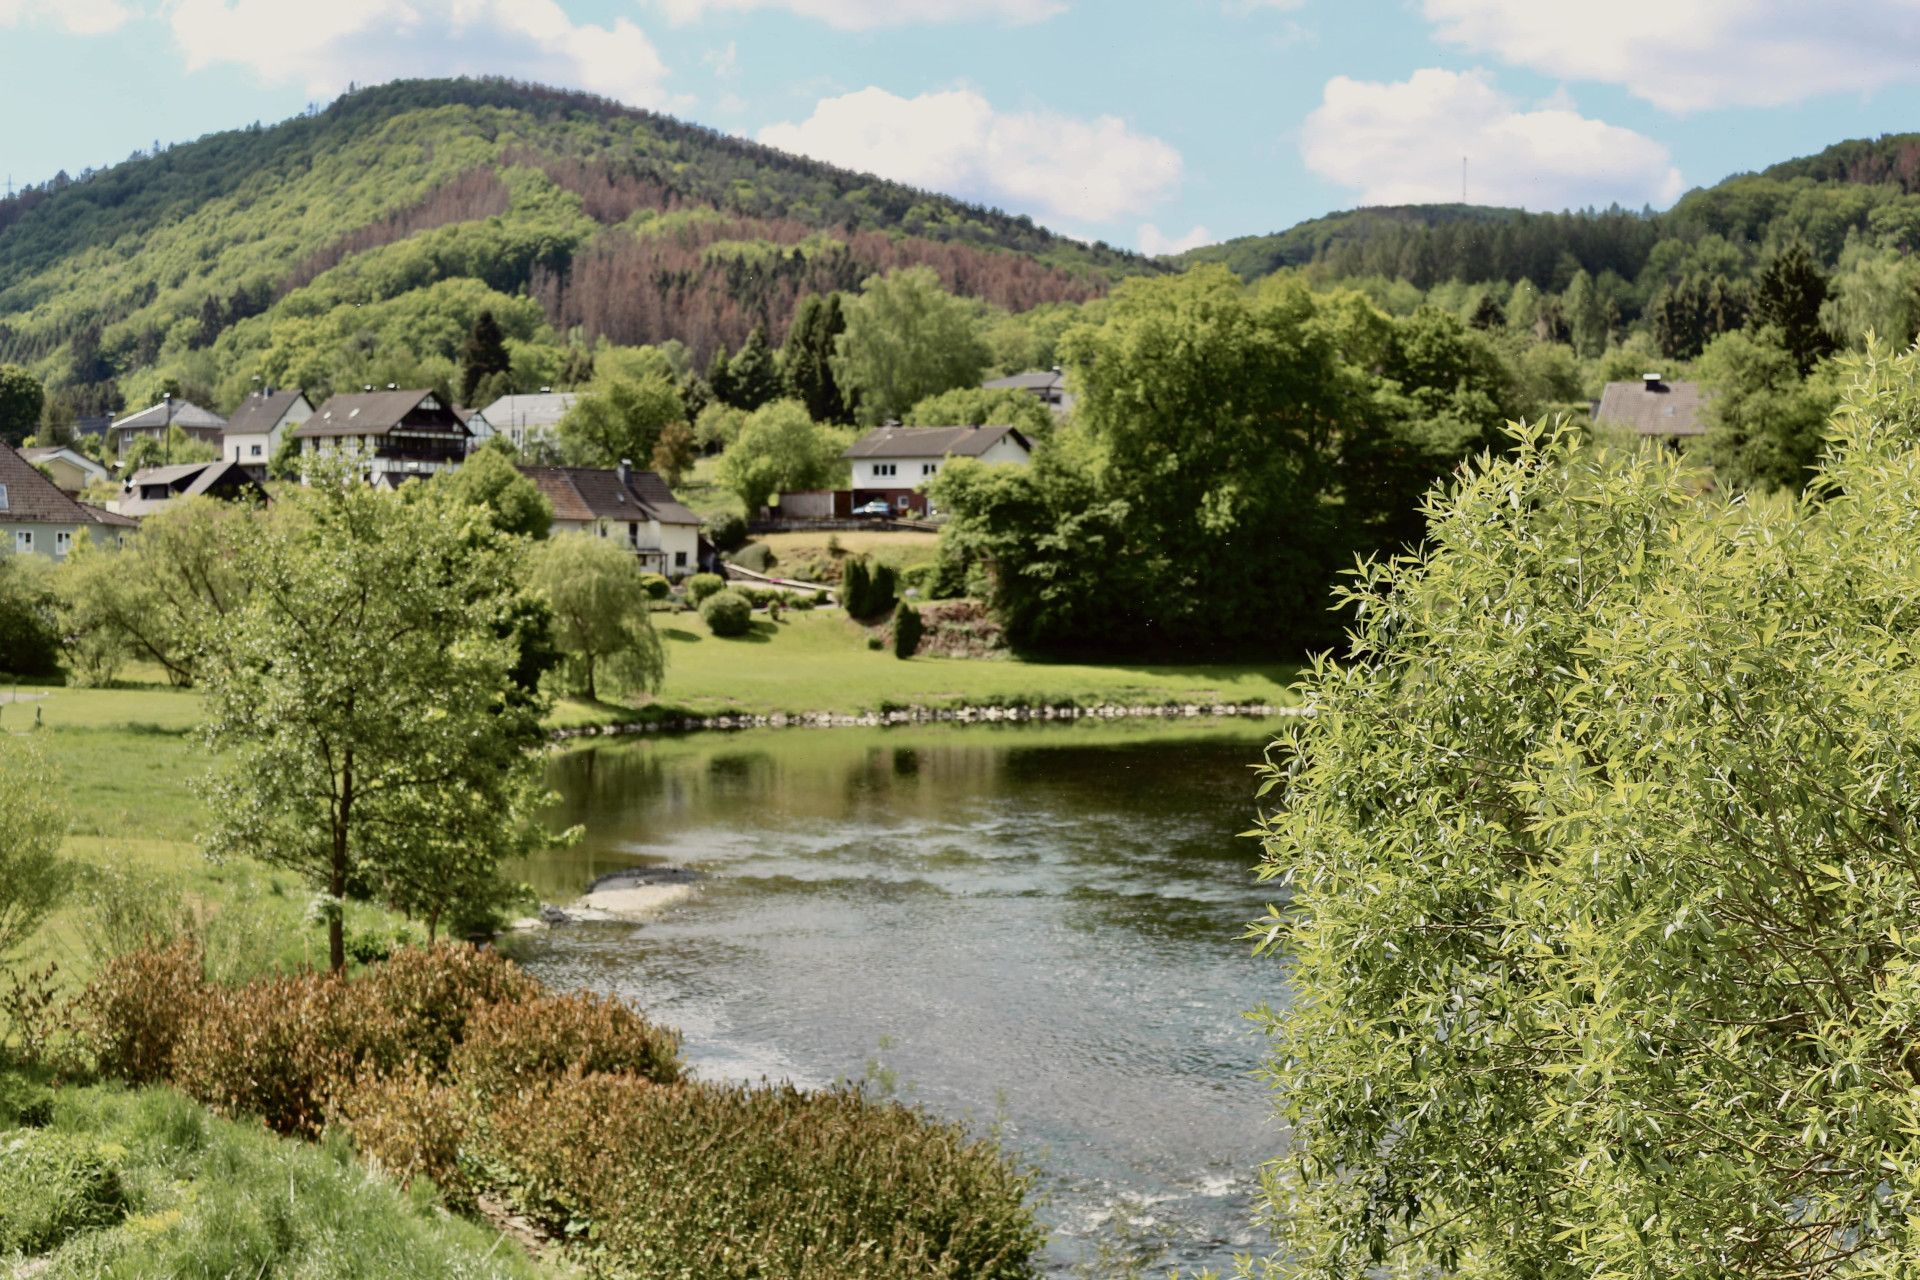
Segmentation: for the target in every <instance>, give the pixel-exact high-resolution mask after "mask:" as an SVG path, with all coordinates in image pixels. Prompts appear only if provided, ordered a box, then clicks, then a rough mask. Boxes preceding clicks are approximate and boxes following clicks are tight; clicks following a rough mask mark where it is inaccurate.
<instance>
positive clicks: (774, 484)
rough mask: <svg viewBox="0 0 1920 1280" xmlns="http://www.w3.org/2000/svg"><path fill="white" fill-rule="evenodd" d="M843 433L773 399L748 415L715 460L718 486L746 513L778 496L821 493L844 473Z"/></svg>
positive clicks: (788, 402) (796, 403)
mask: <svg viewBox="0 0 1920 1280" xmlns="http://www.w3.org/2000/svg"><path fill="white" fill-rule="evenodd" d="M846 446H847V441H846V439H845V437H844V435H843V434H842V433H840V432H837V431H834V430H832V429H831V428H827V427H822V426H820V425H818V424H817V423H815V422H814V420H813V419H812V418H809V417H808V416H807V411H806V408H805V407H804V406H803V405H801V404H800V402H799V401H797V400H776V401H774V402H773V403H772V404H770V405H767V406H766V407H765V408H763V409H760V410H758V411H757V412H755V413H754V414H753V415H752V416H750V417H749V418H748V419H747V421H746V423H745V425H743V426H742V427H741V429H740V437H739V439H737V440H735V441H734V442H733V444H732V445H731V446H729V447H728V449H727V451H726V452H725V453H724V454H722V455H721V456H720V465H719V468H718V470H717V472H716V478H717V479H718V480H719V482H720V485H721V487H722V488H725V489H727V490H729V491H730V492H732V493H735V494H738V495H739V497H740V501H741V502H742V503H743V504H744V505H745V507H746V509H747V513H748V514H749V515H751V514H752V513H753V512H755V511H758V510H759V509H760V508H762V507H764V506H766V505H767V503H768V502H769V501H770V500H771V499H772V498H773V496H774V495H775V494H777V493H786V492H790V491H798V490H802V489H823V488H826V487H828V486H829V485H831V484H833V483H834V481H835V480H836V479H837V478H838V477H839V476H841V475H842V474H844V473H845V471H846V463H845V462H844V461H843V460H842V459H841V457H840V454H841V451H842V450H844V449H845V448H846Z"/></svg>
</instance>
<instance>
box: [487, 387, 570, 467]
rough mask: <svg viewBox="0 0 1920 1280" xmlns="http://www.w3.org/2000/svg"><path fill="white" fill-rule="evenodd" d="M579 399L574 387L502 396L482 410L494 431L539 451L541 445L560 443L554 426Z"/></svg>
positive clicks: (524, 449)
mask: <svg viewBox="0 0 1920 1280" xmlns="http://www.w3.org/2000/svg"><path fill="white" fill-rule="evenodd" d="M579 399H580V397H579V395H578V394H576V393H575V392H572V391H541V392H537V393H534V394H531V395H513V396H501V397H500V398H499V399H498V400H495V401H494V402H493V403H492V404H490V405H488V406H487V407H486V408H484V409H482V410H481V411H480V412H481V414H482V416H484V417H485V418H486V420H487V425H488V426H489V427H490V428H492V431H493V433H494V434H496V435H503V436H505V437H506V438H507V439H509V440H511V441H513V447H514V448H516V449H518V450H520V451H521V452H523V453H527V452H539V449H540V446H541V445H552V444H556V443H557V440H556V437H555V435H554V428H555V427H557V426H559V425H560V419H562V418H564V417H566V416H567V411H568V410H569V409H571V408H573V406H574V404H575V403H577V402H578V401H579Z"/></svg>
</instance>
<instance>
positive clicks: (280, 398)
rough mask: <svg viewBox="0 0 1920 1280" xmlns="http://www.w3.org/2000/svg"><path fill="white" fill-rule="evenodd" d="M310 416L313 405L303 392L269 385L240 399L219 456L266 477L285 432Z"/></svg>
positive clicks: (230, 419) (229, 423)
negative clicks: (268, 466)
mask: <svg viewBox="0 0 1920 1280" xmlns="http://www.w3.org/2000/svg"><path fill="white" fill-rule="evenodd" d="M312 416H313V405H312V404H311V403H310V402H309V401H308V400H307V393H306V392H304V391H284V390H283V391H275V390H274V389H273V388H272V387H267V388H264V389H262V390H260V391H256V392H254V393H253V394H252V395H250V396H248V397H247V398H246V399H245V400H242V401H241V402H240V407H239V408H237V409H235V410H234V411H233V416H232V417H231V418H229V419H227V430H226V434H225V436H224V437H223V442H222V444H221V446H220V456H221V457H222V458H224V459H225V460H226V461H228V462H237V463H239V464H240V465H241V466H243V467H245V468H246V469H247V474H248V475H251V476H252V477H253V478H254V479H255V480H262V481H264V480H265V479H266V478H267V464H268V463H270V462H272V461H273V455H274V452H275V451H276V450H277V449H279V448H280V442H281V441H282V439H284V438H285V436H286V433H287V432H288V431H289V430H291V429H293V428H294V427H297V426H299V425H300V424H301V423H303V422H305V421H306V420H307V419H308V418H311V417H312Z"/></svg>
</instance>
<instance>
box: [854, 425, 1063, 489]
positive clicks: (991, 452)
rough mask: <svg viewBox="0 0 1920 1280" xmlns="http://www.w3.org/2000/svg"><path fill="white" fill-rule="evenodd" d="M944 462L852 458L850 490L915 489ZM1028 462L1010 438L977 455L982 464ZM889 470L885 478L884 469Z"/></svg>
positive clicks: (1027, 456) (932, 459)
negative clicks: (890, 471) (851, 486)
mask: <svg viewBox="0 0 1920 1280" xmlns="http://www.w3.org/2000/svg"><path fill="white" fill-rule="evenodd" d="M950 457H951V455H949V456H948V458H855V459H854V460H853V487H854V488H856V489H917V488H919V487H920V486H921V485H923V484H925V483H926V482H927V481H929V480H931V479H933V478H934V476H936V475H938V474H939V473H940V469H941V468H942V467H944V466H945V465H946V464H947V462H948V460H949V458H950ZM1030 460H1031V455H1030V454H1028V452H1027V451H1026V450H1025V449H1022V448H1021V447H1020V446H1019V444H1018V443H1016V442H1015V441H1014V440H1013V438H1012V437H1010V436H1002V437H1001V438H1000V439H998V440H996V441H994V442H993V447H992V448H990V449H988V450H987V451H986V452H985V453H983V454H981V455H980V461H982V462H1019V463H1025V462H1028V461H1030ZM887 467H891V468H892V469H893V470H892V473H891V474H888V473H887V472H886V471H885V470H884V468H887Z"/></svg>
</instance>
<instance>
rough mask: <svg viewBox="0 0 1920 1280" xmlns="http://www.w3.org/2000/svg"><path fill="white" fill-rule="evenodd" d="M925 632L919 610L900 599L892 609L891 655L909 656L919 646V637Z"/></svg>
mask: <svg viewBox="0 0 1920 1280" xmlns="http://www.w3.org/2000/svg"><path fill="white" fill-rule="evenodd" d="M925 632H926V624H925V623H923V622H922V621H921V619H920V611H919V610H918V609H916V608H914V607H913V606H912V605H910V604H908V603H907V602H906V601H905V600H902V601H901V602H900V604H899V607H897V608H896V609H894V611H893V656H894V657H896V658H911V657H912V656H913V655H914V652H915V651H916V650H917V649H919V648H920V637H921V636H922V635H923V634H925Z"/></svg>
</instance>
